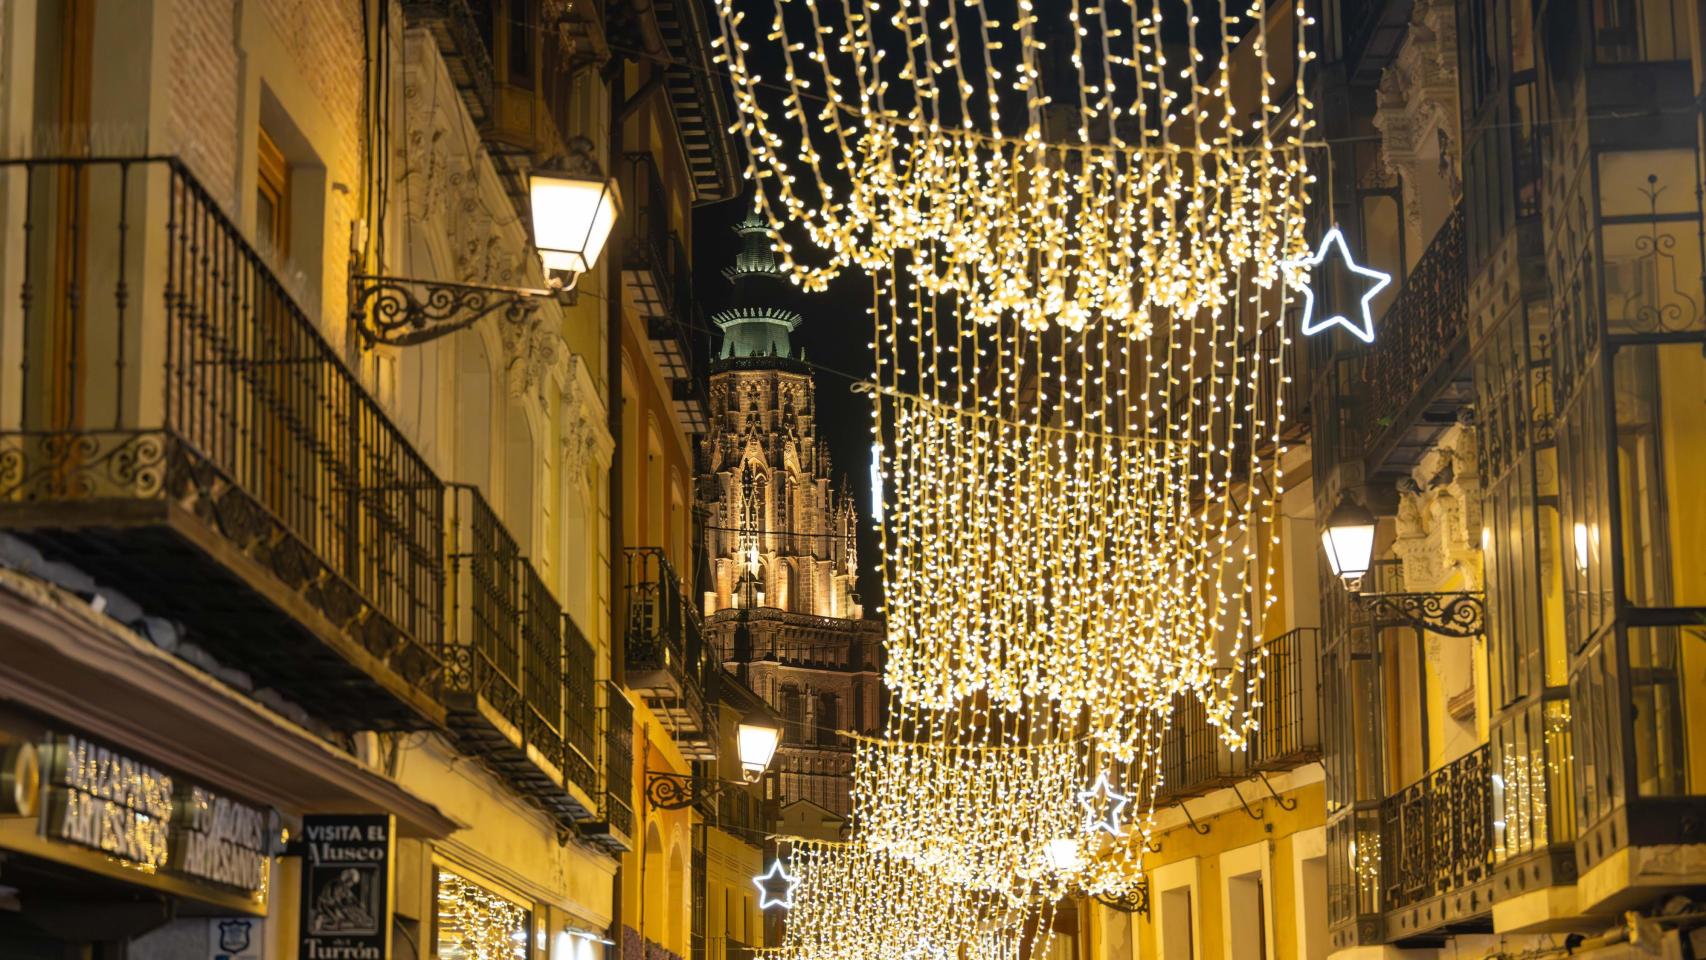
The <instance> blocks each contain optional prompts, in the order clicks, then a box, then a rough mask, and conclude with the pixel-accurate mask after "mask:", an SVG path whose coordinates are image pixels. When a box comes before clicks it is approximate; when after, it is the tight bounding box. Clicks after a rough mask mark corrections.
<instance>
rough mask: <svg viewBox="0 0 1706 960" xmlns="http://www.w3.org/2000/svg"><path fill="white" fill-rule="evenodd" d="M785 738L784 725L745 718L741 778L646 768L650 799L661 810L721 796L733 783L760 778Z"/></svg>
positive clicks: (739, 742) (739, 740)
mask: <svg viewBox="0 0 1706 960" xmlns="http://www.w3.org/2000/svg"><path fill="white" fill-rule="evenodd" d="M781 739H782V730H781V728H780V727H777V726H773V725H771V724H769V723H761V722H757V721H754V720H742V721H741V723H740V727H739V729H738V730H736V732H735V747H736V750H737V752H738V753H739V755H740V776H741V778H740V779H739V780H724V779H722V778H720V777H690V776H685V775H683V774H679V773H670V772H669V771H666V770H649V771H647V772H646V802H647V803H649V804H651V805H652V806H653V807H656V808H657V809H659V810H680V809H682V808H684V807H690V806H692V805H694V804H695V803H700V802H702V801H705V800H709V799H711V798H712V797H715V796H717V795H718V794H720V793H722V792H723V791H724V790H727V789H728V788H729V787H742V786H747V785H750V784H753V783H756V782H758V779H759V778H760V777H762V776H764V771H765V770H766V769H767V768H768V767H769V766H770V760H771V758H772V757H774V756H775V755H776V745H777V743H779V742H780V741H781Z"/></svg>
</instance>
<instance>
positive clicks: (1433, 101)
mask: <svg viewBox="0 0 1706 960" xmlns="http://www.w3.org/2000/svg"><path fill="white" fill-rule="evenodd" d="M1374 126H1375V127H1376V128H1377V129H1378V130H1380V133H1381V157H1382V159H1383V160H1384V161H1385V164H1386V166H1388V167H1390V168H1391V169H1393V170H1395V171H1396V172H1397V173H1398V179H1399V182H1400V185H1401V188H1402V190H1403V197H1404V214H1405V221H1406V224H1407V225H1408V227H1409V228H1410V229H1411V230H1412V231H1413V232H1414V234H1415V235H1414V236H1413V237H1412V240H1414V241H1416V244H1415V249H1416V250H1417V251H1420V250H1421V249H1423V248H1425V247H1426V242H1425V241H1426V240H1427V239H1428V237H1429V236H1431V235H1432V233H1433V231H1434V230H1435V229H1438V227H1439V220H1443V218H1444V216H1445V214H1446V213H1449V212H1450V210H1451V208H1452V205H1453V203H1454V201H1455V199H1456V197H1457V195H1458V194H1459V193H1460V192H1461V190H1462V181H1461V179H1460V173H1459V171H1460V170H1461V169H1462V165H1461V157H1460V155H1459V154H1460V151H1459V148H1458V145H1459V144H1460V142H1461V136H1460V134H1459V128H1458V109H1457V18H1456V13H1455V11H1454V9H1453V6H1452V3H1451V2H1450V0H1418V2H1417V3H1416V5H1415V7H1414V9H1413V11H1412V13H1411V16H1410V30H1409V33H1408V34H1407V35H1406V36H1405V39H1404V44H1403V46H1401V47H1400V48H1399V50H1398V55H1397V57H1395V58H1394V60H1393V62H1392V65H1391V66H1389V67H1387V68H1386V71H1385V73H1383V74H1381V77H1380V87H1379V90H1378V92H1377V108H1376V111H1375V115H1374ZM1424 218H1438V219H1435V220H1433V221H1432V222H1424Z"/></svg>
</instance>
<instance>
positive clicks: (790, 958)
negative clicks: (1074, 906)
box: [766, 838, 1053, 960]
mask: <svg viewBox="0 0 1706 960" xmlns="http://www.w3.org/2000/svg"><path fill="white" fill-rule="evenodd" d="M785 843H786V845H787V846H788V848H789V852H788V860H789V869H790V871H791V872H792V873H793V874H794V875H795V876H797V877H799V878H800V879H799V885H798V886H797V887H795V888H794V898H793V907H792V908H790V910H789V911H788V922H787V926H786V929H785V933H784V935H783V940H782V945H781V946H780V947H779V948H778V949H776V950H774V951H766V952H767V953H770V954H772V955H773V956H776V957H778V958H780V960H1026V958H1031V957H1040V956H1044V955H1046V954H1047V952H1048V947H1049V942H1050V940H1051V938H1052V936H1053V932H1052V929H1051V928H1052V925H1053V908H1052V905H1050V904H1047V903H1034V902H1031V903H1019V902H1015V901H1011V900H1009V899H1007V898H1005V897H999V896H994V895H990V894H979V893H976V892H970V891H966V890H964V889H959V888H956V887H954V886H952V885H951V884H949V883H947V882H946V881H944V880H943V879H942V878H941V877H940V876H938V875H936V874H933V873H931V872H929V871H925V870H921V869H919V868H918V866H917V865H915V864H913V863H909V862H908V861H906V860H904V859H901V858H898V857H894V856H890V855H888V854H886V853H884V852H883V851H881V850H878V849H876V848H873V847H871V846H869V845H867V844H864V843H861V842H858V841H848V842H826V841H816V840H805V839H798V838H789V839H787V840H786V841H785Z"/></svg>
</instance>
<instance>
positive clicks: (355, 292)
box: [349, 137, 622, 346]
mask: <svg viewBox="0 0 1706 960" xmlns="http://www.w3.org/2000/svg"><path fill="white" fill-rule="evenodd" d="M592 152H593V147H592V141H590V140H587V139H586V138H584V137H581V138H576V142H575V144H574V145H573V146H572V147H571V148H570V150H569V153H568V156H567V158H566V159H565V160H562V161H560V162H556V163H552V164H549V165H547V166H544V167H541V168H540V169H537V170H533V171H531V172H529V174H528V177H527V189H528V212H529V213H530V214H531V220H532V221H533V246H534V249H535V250H536V251H537V252H538V254H539V260H540V264H541V265H542V266H543V268H544V270H545V277H546V281H545V286H544V287H543V288H532V287H507V286H498V285H493V284H484V283H454V282H451V281H447V280H423V279H417V278H411V277H391V276H375V275H371V274H364V273H359V272H357V271H356V270H354V269H352V270H351V271H350V298H349V309H350V316H351V318H352V320H353V321H354V322H355V326H356V328H357V329H358V330H360V331H361V335H362V337H363V338H364V339H365V340H366V341H367V342H368V343H369V344H379V343H384V344H389V345H392V346H407V345H410V344H416V343H425V342H426V341H428V340H436V339H438V338H439V337H442V336H445V335H446V334H451V333H455V332H456V331H458V330H461V329H463V328H465V327H469V326H472V325H473V324H475V323H477V322H479V321H480V320H481V319H482V318H484V317H485V316H487V315H488V314H492V313H499V312H501V313H502V314H503V317H504V319H505V320H507V321H509V322H510V323H516V324H526V323H527V322H528V321H529V320H530V319H531V318H532V315H533V312H534V311H535V310H537V309H538V306H539V304H540V303H542V302H544V301H546V300H556V301H557V302H559V303H567V302H571V297H572V296H573V291H574V289H575V284H576V283H577V282H579V280H580V277H581V275H582V274H584V273H586V272H588V271H590V270H591V269H592V268H593V266H594V265H595V264H596V263H597V262H598V258H599V255H600V254H602V253H603V252H604V245H605V242H606V241H608V240H609V239H610V231H611V230H612V228H614V227H615V225H616V219H617V217H619V216H621V213H622V194H621V190H620V189H619V188H618V187H617V185H616V181H615V180H614V179H611V178H609V177H606V176H605V175H604V172H603V170H602V169H601V168H600V167H599V165H598V161H597V160H596V159H594V158H593V155H592Z"/></svg>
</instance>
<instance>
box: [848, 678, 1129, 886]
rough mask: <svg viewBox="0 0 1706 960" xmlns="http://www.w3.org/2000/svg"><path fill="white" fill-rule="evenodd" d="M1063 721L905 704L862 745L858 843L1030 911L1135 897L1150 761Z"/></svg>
mask: <svg viewBox="0 0 1706 960" xmlns="http://www.w3.org/2000/svg"><path fill="white" fill-rule="evenodd" d="M1055 716H1056V715H1055V714H1054V712H1053V711H1052V710H1051V709H1050V708H1049V707H1048V706H1047V705H1046V704H1040V705H1037V706H1036V707H1035V708H1034V709H1031V710H1026V711H1019V712H1010V711H1007V710H1004V709H1002V710H997V711H995V712H993V713H991V712H989V711H988V710H987V709H985V708H983V707H981V706H977V705H972V706H962V707H960V708H959V709H957V710H954V711H949V712H926V711H917V710H912V709H909V708H907V707H905V706H904V705H897V707H896V711H895V712H891V714H890V718H891V719H890V724H889V732H888V733H886V734H885V735H884V736H882V737H854V765H853V769H854V774H853V806H854V810H855V811H856V818H855V831H856V836H857V837H858V839H859V841H860V842H861V843H863V844H864V845H866V846H868V847H870V848H872V849H873V850H877V851H881V852H882V853H884V854H887V855H889V856H891V857H896V858H899V859H902V860H905V861H907V862H909V863H910V864H912V865H913V866H915V867H916V868H918V869H920V870H923V871H925V872H927V873H928V874H930V875H931V876H933V877H936V878H940V879H941V880H942V881H945V882H946V883H948V884H951V885H953V886H955V887H957V888H960V890H961V892H962V895H963V894H964V892H965V891H975V892H978V893H980V894H997V895H1000V896H1001V897H1004V898H1008V899H1010V900H1011V901H1012V902H1014V903H1026V902H1055V901H1057V900H1059V899H1061V898H1062V897H1065V896H1067V895H1069V894H1088V895H1092V896H1111V897H1118V896H1124V895H1126V894H1129V893H1131V892H1132V890H1133V888H1134V887H1135V885H1136V884H1138V883H1139V882H1141V877H1142V869H1141V845H1142V842H1143V840H1144V839H1146V838H1147V837H1148V835H1149V829H1150V827H1151V826H1152V823H1153V818H1152V816H1151V814H1150V811H1151V809H1152V807H1153V787H1154V783H1155V775H1156V771H1155V770H1153V769H1151V768H1150V767H1149V756H1148V754H1146V753H1144V754H1140V757H1139V759H1138V760H1137V761H1136V762H1133V763H1130V764H1127V763H1120V762H1117V761H1111V760H1109V759H1107V758H1106V757H1101V756H1098V754H1097V752H1096V751H1095V749H1094V746H1093V744H1091V743H1090V741H1088V740H1087V739H1086V738H1084V737H1083V736H1081V735H1080V734H1079V732H1078V731H1077V730H1074V729H1072V727H1073V725H1070V724H1068V725H1064V726H1063V725H1061V724H1059V723H1057V722H1054V721H1053V720H1052V719H1051V718H1053V717H1055ZM1159 730H1160V727H1159V725H1157V727H1156V731H1155V732H1156V733H1157V734H1159Z"/></svg>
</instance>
